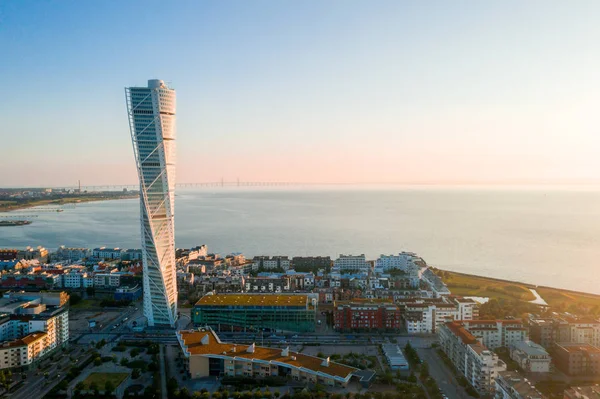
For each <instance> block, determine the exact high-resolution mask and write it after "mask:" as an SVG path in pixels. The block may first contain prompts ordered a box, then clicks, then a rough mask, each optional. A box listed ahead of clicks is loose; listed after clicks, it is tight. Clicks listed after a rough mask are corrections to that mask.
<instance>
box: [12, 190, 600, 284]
mask: <svg viewBox="0 0 600 399" xmlns="http://www.w3.org/2000/svg"><path fill="white" fill-rule="evenodd" d="M22 213H24V214H27V213H29V214H31V213H32V212H31V210H28V211H23V212H22ZM138 218H139V201H138V200H137V199H132V200H118V201H106V202H94V203H87V204H82V205H78V206H77V207H76V208H74V209H66V210H65V211H64V212H62V213H39V217H37V218H35V219H32V220H33V221H34V222H33V224H32V225H29V226H24V227H3V228H0V247H25V246H27V245H31V246H37V245H43V246H46V247H47V248H56V247H58V246H60V245H66V246H83V247H96V246H111V247H113V246H114V247H116V246H119V247H122V248H139V247H140V229H139V223H138ZM176 244H177V246H178V247H190V246H195V245H199V244H207V245H208V246H209V250H210V251H213V252H217V253H220V254H227V253H230V252H243V253H244V254H246V255H247V256H254V255H262V254H264V255H289V256H295V255H330V256H332V257H335V256H337V255H339V254H341V253H343V254H360V253H364V254H366V255H367V257H368V258H371V259H374V258H376V257H377V256H378V255H379V254H382V253H385V254H390V253H397V252H399V251H413V252H417V253H418V254H420V255H421V256H422V257H423V258H425V260H426V261H427V262H428V263H429V264H432V265H435V266H438V267H441V268H446V269H449V270H456V271H461V272H466V273H474V274H480V275H488V276H493V277H498V278H505V279H514V280H520V281H525V282H531V283H536V284H543V285H549V286H555V287H562V288H568V289H574V290H582V291H587V292H594V293H598V294H600V277H599V276H600V269H599V267H598V261H599V260H600V190H595V189H574V188H572V189H556V188H552V189H548V188H536V189H519V188H515V189H507V188H502V189H500V188H491V189H481V188H478V189H474V188H458V189H457V188H452V189H450V188H429V187H425V188H423V187H420V188H419V187H417V188H395V189H383V188H370V189H358V188H356V189H355V188H348V187H346V188H341V189H340V188H331V189H329V188H322V189H314V188H304V189H300V188H299V189H285V190H282V189H249V188H230V189H227V188H212V189H196V190H189V189H188V190H179V191H178V193H177V197H176Z"/></svg>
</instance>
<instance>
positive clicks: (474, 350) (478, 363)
mask: <svg viewBox="0 0 600 399" xmlns="http://www.w3.org/2000/svg"><path fill="white" fill-rule="evenodd" d="M438 335H439V338H440V347H441V349H442V350H443V351H444V352H445V353H446V355H447V356H448V357H449V358H450V361H451V362H452V364H454V366H455V367H456V368H457V369H458V371H459V372H460V373H462V374H463V375H464V376H465V378H466V379H467V381H468V382H469V384H471V385H472V386H473V388H475V390H476V391H477V392H478V393H479V394H481V395H491V394H494V393H495V380H496V378H497V377H498V373H500V372H501V371H505V370H506V364H505V363H504V362H503V361H501V360H500V359H499V358H498V355H496V354H495V353H494V352H492V351H491V350H489V349H488V348H487V347H485V345H483V344H481V342H479V341H478V340H477V338H475V337H474V336H473V335H472V334H471V333H470V332H469V331H467V330H466V329H465V328H464V327H463V326H462V325H461V324H460V323H459V322H448V323H445V324H444V325H443V326H442V327H441V328H440V329H439V332H438Z"/></svg>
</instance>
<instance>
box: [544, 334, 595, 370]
mask: <svg viewBox="0 0 600 399" xmlns="http://www.w3.org/2000/svg"><path fill="white" fill-rule="evenodd" d="M553 354H554V361H555V363H556V366H557V367H558V368H559V369H560V370H561V371H563V372H564V373H566V374H569V375H572V376H598V375H600V348H597V347H595V346H592V345H590V344H578V343H571V342H568V343H567V342H563V343H557V344H556V345H555V348H554V352H553Z"/></svg>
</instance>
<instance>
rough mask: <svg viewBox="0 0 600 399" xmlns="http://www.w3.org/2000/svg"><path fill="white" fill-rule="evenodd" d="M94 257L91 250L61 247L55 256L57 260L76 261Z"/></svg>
mask: <svg viewBox="0 0 600 399" xmlns="http://www.w3.org/2000/svg"><path fill="white" fill-rule="evenodd" d="M90 256H92V251H91V250H90V249H89V248H68V247H65V246H64V245H61V246H60V248H58V250H56V252H55V253H54V255H53V257H52V258H53V259H54V258H55V257H56V260H69V261H76V260H81V259H85V258H89V257H90Z"/></svg>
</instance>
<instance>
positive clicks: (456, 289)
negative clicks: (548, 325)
mask: <svg viewBox="0 0 600 399" xmlns="http://www.w3.org/2000/svg"><path fill="white" fill-rule="evenodd" d="M441 275H442V279H443V280H444V282H445V283H446V285H448V288H449V289H450V291H451V292H452V293H453V294H456V295H461V296H482V297H488V298H498V299H501V298H502V299H520V300H523V301H533V300H534V299H535V296H534V295H533V294H532V293H531V291H529V289H528V288H527V285H526V284H520V283H512V282H508V281H499V280H492V279H487V278H485V277H478V276H471V275H467V274H459V273H453V272H447V271H444V272H442V273H441Z"/></svg>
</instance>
